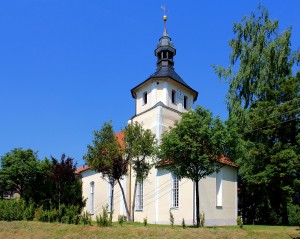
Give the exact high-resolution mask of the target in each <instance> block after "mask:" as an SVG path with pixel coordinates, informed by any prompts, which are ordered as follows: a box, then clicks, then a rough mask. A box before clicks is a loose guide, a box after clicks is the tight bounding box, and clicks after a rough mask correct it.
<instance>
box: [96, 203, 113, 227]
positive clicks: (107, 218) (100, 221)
mask: <svg viewBox="0 0 300 239" xmlns="http://www.w3.org/2000/svg"><path fill="white" fill-rule="evenodd" d="M96 221H97V225H98V226H99V227H100V226H102V227H109V226H111V225H112V213H109V212H108V205H106V206H105V207H103V206H102V214H101V213H100V214H99V216H98V215H97V216H96Z"/></svg>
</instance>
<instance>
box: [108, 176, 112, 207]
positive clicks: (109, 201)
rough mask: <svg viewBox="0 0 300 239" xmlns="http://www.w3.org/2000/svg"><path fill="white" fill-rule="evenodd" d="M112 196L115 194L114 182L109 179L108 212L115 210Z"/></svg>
mask: <svg viewBox="0 0 300 239" xmlns="http://www.w3.org/2000/svg"><path fill="white" fill-rule="evenodd" d="M112 197H113V195H112V182H111V181H110V180H109V181H108V197H107V201H108V203H107V205H108V212H111V211H112V210H113V205H112V202H111V200H112Z"/></svg>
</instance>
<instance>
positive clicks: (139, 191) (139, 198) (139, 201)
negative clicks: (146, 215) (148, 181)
mask: <svg viewBox="0 0 300 239" xmlns="http://www.w3.org/2000/svg"><path fill="white" fill-rule="evenodd" d="M135 204H136V207H135V208H136V210H137V211H141V210H143V180H140V181H138V182H137V188H136V201H135Z"/></svg>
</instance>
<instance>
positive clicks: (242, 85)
mask: <svg viewBox="0 0 300 239" xmlns="http://www.w3.org/2000/svg"><path fill="white" fill-rule="evenodd" d="M233 32H234V34H235V37H234V38H233V39H232V40H231V41H230V42H229V45H230V47H231V50H232V52H231V56H230V64H229V66H228V67H227V68H223V67H220V66H219V67H215V70H216V72H217V73H218V75H219V77H220V78H225V79H226V80H227V81H228V82H229V91H228V94H227V99H228V101H227V105H228V109H229V113H230V114H229V120H230V121H235V123H236V124H237V125H238V127H239V128H240V134H241V135H242V137H243V140H244V143H245V147H246V151H245V153H244V154H241V155H240V156H239V159H238V164H239V165H240V166H241V167H240V171H239V173H240V175H241V181H240V183H241V185H242V186H243V187H241V190H240V201H241V202H242V205H241V206H242V212H243V214H244V215H243V216H244V218H245V219H246V220H248V222H249V223H252V222H254V221H256V222H259V223H284V224H287V223H288V204H289V203H292V202H294V203H295V200H296V198H295V197H296V194H295V193H296V192H297V191H298V192H299V186H296V185H299V184H297V181H299V176H300V175H299V167H300V164H299V163H300V161H299V155H300V154H299V153H300V152H299V150H300V147H299V146H300V145H299V143H300V141H299V139H300V131H299V126H300V124H299V123H300V119H299V113H300V112H299V108H300V99H299V93H300V91H299V89H300V88H299V87H300V74H298V76H295V75H294V74H293V66H295V63H297V62H299V59H300V51H296V52H292V50H291V40H290V38H291V29H289V30H286V31H283V32H281V33H280V32H279V30H278V20H275V21H272V20H270V18H269V14H268V11H267V10H266V9H265V8H263V7H261V6H259V8H258V12H257V13H255V12H252V13H251V15H250V16H247V17H244V18H243V19H242V21H241V22H240V23H235V24H234V26H233ZM297 187H298V188H297ZM298 197H299V193H298ZM298 200H299V199H298ZM298 204H299V203H298Z"/></svg>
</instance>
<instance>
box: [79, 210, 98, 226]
mask: <svg viewBox="0 0 300 239" xmlns="http://www.w3.org/2000/svg"><path fill="white" fill-rule="evenodd" d="M96 218H97V217H96ZM80 224H83V225H92V219H91V214H89V213H88V212H87V211H85V212H83V214H82V215H81V217H80ZM97 225H98V220H97Z"/></svg>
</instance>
